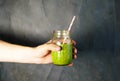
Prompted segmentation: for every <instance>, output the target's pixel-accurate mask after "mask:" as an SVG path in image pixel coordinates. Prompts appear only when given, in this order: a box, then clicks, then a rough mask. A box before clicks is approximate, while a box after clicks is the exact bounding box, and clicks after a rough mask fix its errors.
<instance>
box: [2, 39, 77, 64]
mask: <svg viewBox="0 0 120 81" xmlns="http://www.w3.org/2000/svg"><path fill="white" fill-rule="evenodd" d="M75 44H76V43H75V41H73V45H75ZM59 50H60V47H59V46H57V45H55V44H53V43H50V41H49V42H47V43H45V44H42V45H39V46H36V47H28V46H22V45H16V44H11V43H8V42H5V41H2V40H0V62H16V63H31V64H49V63H52V59H51V51H59ZM76 53H77V49H76V48H74V53H73V54H74V58H77V56H76ZM72 65H73V64H72V63H71V64H70V65H68V66H72Z"/></svg>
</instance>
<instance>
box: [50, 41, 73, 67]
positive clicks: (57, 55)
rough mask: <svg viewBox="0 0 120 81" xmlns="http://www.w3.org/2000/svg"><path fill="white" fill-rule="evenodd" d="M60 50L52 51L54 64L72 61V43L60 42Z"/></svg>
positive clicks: (65, 63) (66, 63)
mask: <svg viewBox="0 0 120 81" xmlns="http://www.w3.org/2000/svg"><path fill="white" fill-rule="evenodd" d="M60 46H61V51H53V52H52V60H53V63H54V64H55V65H68V64H70V63H71V62H72V58H73V47H72V44H66V43H65V44H61V45H60Z"/></svg>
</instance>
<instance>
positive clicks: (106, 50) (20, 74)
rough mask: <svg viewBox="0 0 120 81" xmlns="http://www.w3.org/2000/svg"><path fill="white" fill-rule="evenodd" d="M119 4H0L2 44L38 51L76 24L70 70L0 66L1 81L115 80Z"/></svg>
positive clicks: (23, 0)
mask: <svg viewBox="0 0 120 81" xmlns="http://www.w3.org/2000/svg"><path fill="white" fill-rule="evenodd" d="M119 2H120V1H119V0H0V36H1V38H2V40H5V41H8V42H11V43H16V44H21V45H27V46H37V45H39V44H42V43H45V42H47V41H48V40H50V39H51V37H52V31H53V30H57V29H67V28H68V26H69V24H70V21H71V19H72V17H73V16H74V15H76V17H77V18H76V20H75V23H74V25H73V28H72V31H71V32H72V38H73V39H74V40H75V41H76V42H77V45H76V48H77V49H78V51H79V52H78V58H77V59H76V60H74V61H73V62H74V66H73V67H68V66H63V67H59V66H54V65H52V64H48V65H33V64H17V63H1V66H0V80H1V81H120V78H119V75H120V71H119V68H120V54H119V53H120V42H119V41H120V27H119V26H120V24H119V20H120V11H119Z"/></svg>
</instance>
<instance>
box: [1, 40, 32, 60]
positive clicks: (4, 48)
mask: <svg viewBox="0 0 120 81" xmlns="http://www.w3.org/2000/svg"><path fill="white" fill-rule="evenodd" d="M31 53H33V48H32V47H27V46H21V45H14V44H10V43H7V42H4V41H1V40H0V62H21V60H25V59H24V57H27V55H28V54H31Z"/></svg>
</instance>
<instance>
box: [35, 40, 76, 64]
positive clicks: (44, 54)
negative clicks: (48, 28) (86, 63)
mask: <svg viewBox="0 0 120 81" xmlns="http://www.w3.org/2000/svg"><path fill="white" fill-rule="evenodd" d="M72 44H73V50H74V52H73V56H74V57H73V58H74V59H76V58H77V55H76V54H77V49H76V48H75V47H74V46H75V45H76V42H75V41H74V40H72ZM41 50H42V51H41ZM59 50H60V47H59V46H57V45H55V44H52V43H51V42H50V41H49V42H47V43H45V44H43V45H40V46H38V47H37V53H39V54H40V55H39V57H40V58H38V59H39V60H40V59H43V60H42V62H41V63H43V64H47V63H52V59H51V51H59ZM72 65H73V63H71V64H69V65H68V66H72Z"/></svg>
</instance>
